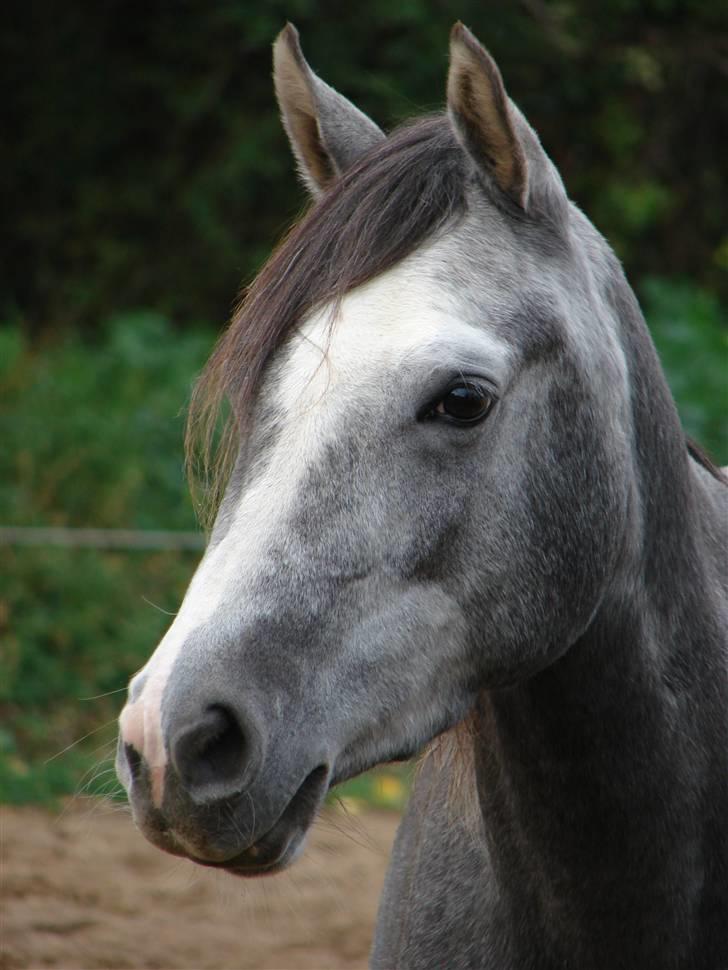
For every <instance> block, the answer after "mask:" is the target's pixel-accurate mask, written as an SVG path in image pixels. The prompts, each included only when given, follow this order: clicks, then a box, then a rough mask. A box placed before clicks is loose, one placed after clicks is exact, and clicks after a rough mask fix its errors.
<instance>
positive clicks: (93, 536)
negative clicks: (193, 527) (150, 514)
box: [0, 526, 205, 550]
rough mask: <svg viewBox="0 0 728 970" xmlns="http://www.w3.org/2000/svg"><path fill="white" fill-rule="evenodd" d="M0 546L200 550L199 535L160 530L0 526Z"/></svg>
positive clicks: (203, 538)
mask: <svg viewBox="0 0 728 970" xmlns="http://www.w3.org/2000/svg"><path fill="white" fill-rule="evenodd" d="M0 546H65V547H67V548H79V549H81V548H82V549H156V550H167V549H169V550H187V549H190V550H201V549H204V548H205V537H204V535H202V533H200V532H170V531H165V530H163V529H67V528H61V527H58V528H51V527H49V528H33V527H25V526H0Z"/></svg>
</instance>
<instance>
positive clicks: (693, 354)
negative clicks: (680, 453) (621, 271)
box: [640, 278, 728, 465]
mask: <svg viewBox="0 0 728 970" xmlns="http://www.w3.org/2000/svg"><path fill="white" fill-rule="evenodd" d="M640 294H641V297H642V304H643V309H644V311H645V315H646V317H647V320H648V322H649V325H650V330H651V331H652V336H653V338H654V341H655V344H656V346H657V350H658V351H659V354H660V358H661V360H662V365H663V367H664V368H665V372H666V373H667V375H668V378H669V381H670V387H671V389H672V393H673V395H674V397H675V400H676V401H677V404H678V410H679V412H680V419H681V421H682V423H683V427H684V428H685V431H686V433H687V434H688V435H689V436H690V437H691V438H693V439H694V440H695V441H697V442H698V443H699V444H701V445H702V446H703V447H704V448H705V449H707V451H708V452H709V453H710V454H711V456H712V457H713V459H714V460H715V461H717V462H718V464H720V465H726V464H728V320H727V319H726V313H725V308H724V307H722V306H721V304H720V302H719V301H718V300H717V298H716V297H715V296H714V295H713V294H711V293H707V292H706V291H705V290H700V289H697V288H696V287H695V286H694V285H692V284H691V283H689V282H687V281H682V282H676V281H672V280H663V279H656V278H650V279H647V280H645V281H644V282H643V284H642V286H641V288H640Z"/></svg>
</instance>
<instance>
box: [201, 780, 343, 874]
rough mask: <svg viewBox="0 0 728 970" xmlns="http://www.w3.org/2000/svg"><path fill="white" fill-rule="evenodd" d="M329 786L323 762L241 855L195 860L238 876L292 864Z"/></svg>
mask: <svg viewBox="0 0 728 970" xmlns="http://www.w3.org/2000/svg"><path fill="white" fill-rule="evenodd" d="M328 788H329V769H328V767H327V766H326V765H319V767H318V768H314V770H313V771H312V772H311V773H310V774H309V775H308V776H307V777H306V779H305V780H304V782H303V784H302V785H301V786H300V788H299V789H298V791H297V792H296V794H295V795H294V796H293V798H292V799H291V800H290V802H289V803H288V805H286V807H285V809H284V810H283V813H282V814H281V816H280V817H279V819H278V821H277V822H275V824H274V825H273V826H272V828H270V829H269V830H268V831H267V832H266V833H265V834H264V835H262V836H261V837H260V838H259V839H257V840H256V841H255V842H254V843H253V844H252V845H250V846H248V848H247V849H244V850H243V851H242V852H240V853H239V854H238V855H236V856H233V858H231V859H226V860H225V861H224V862H208V861H206V860H204V859H195V860H194V861H195V862H198V863H200V864H201V865H203V866H210V867H211V868H214V869H223V870H224V871H225V872H229V873H231V874H232V875H234V876H247V877H250V876H264V875H272V874H273V873H275V872H280V871H281V869H285V868H286V867H287V866H289V865H290V864H291V863H292V862H293V861H294V860H295V859H296V858H297V857H298V855H299V853H300V851H301V849H302V848H303V843H304V840H305V837H306V835H307V833H308V831H309V829H310V827H311V825H312V823H313V820H314V818H315V816H316V812H317V811H318V809H319V806H320V805H321V803H322V801H323V799H324V797H325V795H326V792H327V791H328Z"/></svg>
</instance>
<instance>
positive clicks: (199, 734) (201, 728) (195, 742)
mask: <svg viewBox="0 0 728 970" xmlns="http://www.w3.org/2000/svg"><path fill="white" fill-rule="evenodd" d="M249 749H250V745H249V744H248V742H247V741H246V738H245V735H244V734H243V731H242V728H241V727H240V724H239V723H238V720H237V719H236V718H235V717H234V715H233V714H232V713H231V712H230V711H229V710H227V708H225V707H221V706H218V705H212V706H210V707H208V708H207V709H206V710H205V711H204V712H203V714H202V716H201V717H200V719H199V720H198V721H196V722H195V723H194V724H192V725H188V726H185V727H183V728H181V729H180V730H179V731H178V732H177V734H176V735H175V737H174V739H173V741H172V750H171V754H172V761H173V763H174V766H175V768H176V769H177V773H178V775H179V776H180V779H181V780H182V782H183V784H184V785H185V787H186V788H188V789H189V790H190V791H191V792H194V791H195V790H196V789H197V790H199V789H202V788H205V787H209V786H211V785H214V786H216V787H217V786H219V785H220V784H221V783H222V784H223V785H225V786H226V787H227V786H228V785H229V784H230V783H231V782H233V783H235V782H239V781H240V778H241V776H242V774H243V772H244V770H245V768H246V765H247V762H248V761H249V760H250V750H249Z"/></svg>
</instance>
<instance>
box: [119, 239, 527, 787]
mask: <svg viewBox="0 0 728 970" xmlns="http://www.w3.org/2000/svg"><path fill="white" fill-rule="evenodd" d="M431 258H432V255H431V254H430V255H428V254H426V253H425V252H421V253H419V254H418V255H416V256H414V257H410V258H409V259H407V260H404V261H403V262H402V263H400V264H399V265H398V266H397V267H395V268H394V269H392V270H390V271H389V272H387V273H385V274H383V275H382V276H380V277H378V278H377V279H375V280H373V281H371V282H370V283H367V284H365V285H364V286H361V287H359V288H358V289H356V290H353V291H351V292H350V293H348V294H347V295H346V296H345V297H344V299H343V300H342V303H341V306H340V309H339V312H338V314H337V315H336V318H335V320H333V321H332V312H331V309H330V308H325V309H324V310H322V311H319V312H317V313H315V314H313V315H312V316H311V317H310V318H309V320H307V321H306V323H305V324H304V325H303V326H302V327H301V328H300V329H299V330H298V331H297V332H296V333H295V334H294V335H293V336H292V337H291V339H290V340H289V342H288V344H287V346H286V348H285V349H284V350H282V351H281V353H280V355H279V360H278V362H277V363H276V365H275V367H274V368H273V370H272V372H271V375H270V377H269V378H268V381H267V383H266V385H265V392H266V393H267V394H268V395H269V400H268V401H267V402H266V403H268V404H270V403H271V402H272V404H273V406H274V409H275V411H276V414H277V418H278V419H279V420H278V422H277V424H278V427H279V429H280V430H279V432H278V437H277V439H276V442H275V445H274V447H273V450H272V453H271V454H270V455H269V456H268V457H267V462H266V464H265V466H264V468H263V469H262V471H261V473H260V474H259V475H258V476H257V477H256V478H254V480H253V482H252V484H251V485H250V487H248V488H247V489H245V490H244V491H243V494H242V495H241V496H240V500H239V503H238V506H237V508H236V509H235V510H234V513H232V517H231V522H230V525H229V528H228V530H227V532H226V534H225V535H224V537H223V538H222V539H221V540H220V542H219V543H217V544H216V545H214V546H213V547H211V548H210V549H209V551H208V552H207V553H206V554H205V556H204V557H203V559H202V562H201V563H200V565H199V567H198V569H197V572H196V573H195V575H194V577H193V579H192V582H191V584H190V586H189V589H188V590H187V594H186V596H185V598H184V601H183V603H182V607H181V608H180V611H179V613H178V614H177V616H176V617H175V620H174V622H173V623H172V625H171V627H170V628H169V630H168V632H167V634H166V635H165V637H164V638H163V639H162V641H161V643H160V644H159V646H158V647H157V649H156V651H155V652H154V654H153V655H152V656H151V658H150V659H149V661H148V663H147V664H146V666H145V667H144V668H143V669H142V671H140V674H139V676H141V675H146V681H145V684H144V687H143V690H142V692H141V694H140V696H139V697H138V698H137V700H136V701H135V702H134V703H133V704H128V705H127V706H126V707H125V708H124V710H123V711H122V714H121V719H120V726H121V734H122V738H123V739H124V741H125V742H126V743H128V744H131V745H133V746H134V747H135V748H136V749H137V750H138V751H139V752H140V753H141V754H143V756H144V758H145V760H146V761H147V764H148V766H149V769H150V772H151V777H152V797H153V800H154V802H155V804H157V805H159V804H161V800H162V795H163V779H164V769H165V765H166V761H167V756H166V751H165V747H164V740H163V737H162V727H161V704H162V696H163V694H164V690H165V687H166V684H167V680H168V678H169V675H170V671H171V670H172V667H173V666H174V663H175V661H176V659H177V657H178V655H179V653H180V650H181V649H182V646H183V644H184V643H185V641H186V640H187V639H188V638H189V637H191V636H192V635H193V634H194V632H195V630H197V629H199V628H200V627H201V626H202V625H203V624H205V623H206V622H207V621H209V620H210V618H211V617H212V616H213V615H215V613H216V612H218V611H222V610H224V607H225V603H226V602H229V601H230V600H231V599H232V598H233V597H235V595H236V592H237V591H239V590H240V589H241V588H245V585H246V578H248V579H252V578H254V577H255V574H256V569H257V567H258V563H259V562H261V560H263V559H264V552H265V550H266V548H269V547H270V545H271V539H272V538H273V537H274V535H275V533H276V530H277V529H279V528H280V523H281V520H282V518H283V516H285V514H286V513H287V512H288V510H289V509H290V508H291V507H292V504H293V502H294V501H295V500H296V498H297V496H298V494H299V487H300V485H301V483H302V481H303V480H304V477H305V475H306V472H307V469H308V468H310V467H311V466H312V465H314V464H315V463H316V460H317V457H318V455H319V454H320V452H321V449H322V447H323V446H324V445H325V443H326V442H330V441H332V440H335V438H336V436H337V432H338V430H339V429H342V430H345V429H346V423H347V421H346V418H347V411H348V409H349V407H350V406H352V405H355V404H357V403H359V402H362V401H366V400H368V399H371V400H372V401H373V402H375V403H376V401H377V393H378V391H380V388H381V381H380V380H378V376H380V375H382V374H384V373H387V372H390V373H391V372H392V371H393V370H395V369H396V368H397V366H398V365H399V364H400V363H402V362H404V361H406V360H412V359H415V358H417V359H421V360H422V361H423V364H425V365H426V364H428V363H429V364H430V366H433V365H441V364H442V363H443V362H446V361H447V360H448V359H450V358H452V359H454V360H457V359H458V355H457V352H458V351H460V352H461V353H462V352H463V351H465V352H467V355H468V358H469V359H479V360H483V362H484V363H487V365H488V366H489V368H490V369H491V371H494V372H495V373H496V374H498V373H501V374H502V373H503V371H504V369H505V368H506V366H507V362H508V350H507V347H506V345H505V344H503V343H501V342H500V341H499V340H497V339H496V338H494V337H493V336H492V335H490V334H488V333H486V332H485V331H483V330H481V329H476V328H475V327H473V326H469V325H467V324H465V323H464V322H463V321H462V320H459V319H457V317H456V316H455V311H454V309H453V308H452V307H449V308H448V307H447V306H445V305H444V304H445V297H444V294H443V291H442V290H441V289H440V288H439V287H437V286H435V285H434V284H433V282H432V279H431V274H430V275H429V277H428V273H427V269H428V265H429V261H430V259H431ZM423 370H424V374H425V375H426V374H427V368H426V366H424V367H423ZM236 606H237V607H238V608H239V606H240V604H239V602H238V603H236Z"/></svg>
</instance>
